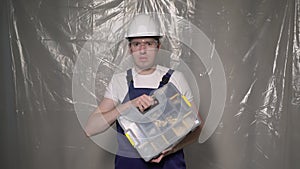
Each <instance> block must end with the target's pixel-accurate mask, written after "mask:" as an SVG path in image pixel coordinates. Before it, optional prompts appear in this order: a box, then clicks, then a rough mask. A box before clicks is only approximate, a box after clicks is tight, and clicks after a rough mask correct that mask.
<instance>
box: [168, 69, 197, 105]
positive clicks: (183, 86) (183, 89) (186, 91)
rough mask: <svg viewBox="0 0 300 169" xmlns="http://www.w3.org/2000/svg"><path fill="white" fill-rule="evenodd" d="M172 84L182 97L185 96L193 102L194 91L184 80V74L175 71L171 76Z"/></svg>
mask: <svg viewBox="0 0 300 169" xmlns="http://www.w3.org/2000/svg"><path fill="white" fill-rule="evenodd" d="M170 82H172V83H173V84H174V85H175V86H176V87H177V89H178V90H179V91H180V93H181V94H182V95H184V96H185V97H186V98H187V99H188V100H189V101H190V102H192V101H193V95H192V91H191V89H190V87H189V85H188V83H187V81H186V79H185V78H184V75H183V73H181V72H179V71H175V72H174V73H173V75H172V76H171V79H170Z"/></svg>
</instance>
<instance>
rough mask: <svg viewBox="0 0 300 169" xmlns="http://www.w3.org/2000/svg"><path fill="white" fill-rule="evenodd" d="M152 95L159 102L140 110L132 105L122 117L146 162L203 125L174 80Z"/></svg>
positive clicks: (128, 132) (122, 122)
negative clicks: (173, 82)
mask: <svg viewBox="0 0 300 169" xmlns="http://www.w3.org/2000/svg"><path fill="white" fill-rule="evenodd" d="M151 96H152V97H153V98H154V99H155V104H154V105H153V106H151V107H150V108H149V109H148V110H146V111H144V112H140V111H139V110H138V109H137V108H136V107H131V108H130V109H127V110H126V111H125V112H122V113H121V115H120V116H119V117H118V122H119V124H120V125H121V127H122V128H123V130H124V132H125V135H126V137H127V138H128V140H129V141H130V143H131V144H132V146H133V147H134V148H135V149H136V150H137V151H138V153H139V154H140V156H141V157H142V158H143V159H144V160H145V161H149V160H151V159H152V158H154V157H156V156H158V155H159V154H160V153H161V152H162V151H163V150H165V149H167V148H169V147H171V146H173V145H175V144H176V143H178V142H179V141H180V140H181V139H182V138H184V136H185V135H187V134H188V133H189V132H190V131H192V130H193V129H195V128H196V127H197V126H199V125H200V120H199V119H198V116H197V113H196V112H194V111H193V110H192V108H191V104H190V102H189V101H188V100H187V99H186V97H185V96H183V95H181V94H180V92H179V91H178V89H177V88H176V87H175V86H174V85H173V84H172V83H168V84H166V85H165V86H163V87H161V88H160V89H157V90H155V91H154V92H153V93H152V94H151Z"/></svg>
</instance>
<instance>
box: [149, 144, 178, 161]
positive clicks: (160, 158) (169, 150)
mask: <svg viewBox="0 0 300 169" xmlns="http://www.w3.org/2000/svg"><path fill="white" fill-rule="evenodd" d="M173 150H174V149H173V147H171V148H168V149H166V150H164V151H163V152H162V153H161V154H160V155H159V156H158V157H157V158H154V159H152V160H151V162H152V163H159V162H161V160H162V159H163V158H164V157H165V156H167V155H169V154H171V153H173Z"/></svg>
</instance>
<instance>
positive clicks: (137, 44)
mask: <svg viewBox="0 0 300 169" xmlns="http://www.w3.org/2000/svg"><path fill="white" fill-rule="evenodd" d="M160 38H161V35H160V32H159V29H158V26H157V24H156V22H155V21H154V20H153V19H152V18H151V16H149V15H144V14H141V15H137V16H136V17H135V18H134V19H133V21H132V22H131V23H130V25H129V29H128V32H127V35H126V39H127V40H128V42H129V52H130V54H131V55H132V58H133V62H134V66H133V68H132V69H129V70H128V71H126V72H122V73H119V74H115V75H114V76H113V77H112V80H111V82H110V84H109V85H108V87H107V90H106V92H105V95H104V99H103V100H102V101H101V103H100V104H99V106H98V108H97V110H96V111H95V112H94V113H92V114H91V115H90V117H89V119H88V122H87V126H86V130H85V131H86V134H87V136H91V135H94V134H97V133H101V132H103V131H105V130H106V129H107V128H109V127H110V125H112V124H113V123H114V122H115V121H116V120H117V118H118V116H119V115H120V114H121V113H122V112H124V111H125V110H126V109H129V108H130V107H131V106H134V107H137V108H138V109H139V110H140V111H141V112H143V111H144V110H145V109H147V108H148V107H150V106H151V105H153V104H154V100H153V98H152V97H151V96H149V94H150V92H151V91H153V90H155V89H157V88H160V87H162V86H163V85H165V84H166V83H168V82H172V83H173V84H174V85H175V86H176V87H177V89H178V90H179V91H180V92H181V93H182V94H183V95H185V96H186V97H187V99H188V100H189V101H191V103H192V105H194V104H193V101H192V99H193V97H192V94H191V90H190V88H189V86H188V84H187V82H186V80H185V79H184V76H183V75H182V74H181V73H180V72H178V71H173V70H171V69H168V68H166V67H163V66H160V65H156V64H155V59H156V57H157V53H158V51H159V49H160V46H161V44H160ZM162 79H164V80H162ZM126 84H127V85H126ZM193 108H194V109H195V106H193ZM195 110H196V109H195ZM116 123H117V124H116V125H117V130H118V133H121V134H119V135H118V143H119V149H118V153H117V155H116V159H115V168H116V169H127V168H128V169H129V168H130V169H144V168H165V169H184V168H186V165H185V161H184V155H183V150H182V148H183V147H184V146H185V145H187V144H190V143H192V142H194V141H195V140H196V139H197V138H198V136H199V134H200V131H201V127H197V128H196V129H195V130H194V131H193V132H191V133H189V134H188V135H187V136H186V137H185V138H184V139H183V140H182V141H181V142H180V143H179V144H177V145H176V146H174V147H172V148H169V149H167V150H165V151H163V152H162V153H161V154H160V155H159V157H157V158H155V159H152V160H151V161H150V162H145V161H144V160H143V159H141V158H138V157H139V156H138V155H136V154H137V152H136V151H135V150H134V148H133V147H132V146H131V145H130V144H129V141H128V140H127V139H126V138H125V137H124V131H123V130H122V128H121V127H120V125H119V124H118V122H116Z"/></svg>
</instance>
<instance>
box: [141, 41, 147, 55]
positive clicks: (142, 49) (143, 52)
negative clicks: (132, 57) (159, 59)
mask: <svg viewBox="0 0 300 169" xmlns="http://www.w3.org/2000/svg"><path fill="white" fill-rule="evenodd" d="M146 49H147V47H146V45H145V44H144V43H142V44H141V46H140V49H139V51H140V53H141V54H145V53H146V51H147V50H146Z"/></svg>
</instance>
